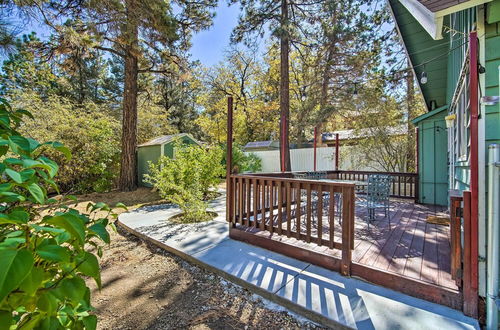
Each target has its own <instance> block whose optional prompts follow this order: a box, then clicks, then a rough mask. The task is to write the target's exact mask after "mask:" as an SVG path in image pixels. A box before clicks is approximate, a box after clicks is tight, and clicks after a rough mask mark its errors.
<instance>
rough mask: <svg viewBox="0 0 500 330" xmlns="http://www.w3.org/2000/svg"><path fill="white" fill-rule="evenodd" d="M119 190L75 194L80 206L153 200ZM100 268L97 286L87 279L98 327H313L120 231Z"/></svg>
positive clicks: (200, 269) (144, 193) (115, 234)
mask: <svg viewBox="0 0 500 330" xmlns="http://www.w3.org/2000/svg"><path fill="white" fill-rule="evenodd" d="M119 194H120V196H118V197H117V196H114V195H112V194H99V195H97V194H92V195H87V196H80V198H79V199H80V200H81V201H84V202H82V204H81V205H79V208H80V206H81V207H83V205H84V204H85V205H86V202H87V201H89V200H92V201H97V200H102V201H105V202H108V203H110V204H113V202H115V201H116V202H118V201H123V202H125V204H127V205H128V206H133V205H135V204H138V203H139V204H141V203H151V202H154V200H155V195H154V194H150V193H148V192H147V191H142V192H141V194H138V193H137V192H135V193H134V192H133V193H119ZM139 195H141V196H142V197H143V198H142V199H141V198H138V196H139ZM82 197H86V198H82ZM156 199H157V197H156ZM101 267H102V283H103V288H102V290H101V291H99V290H97V289H96V287H95V284H94V283H93V282H91V281H89V285H90V287H91V288H92V301H93V306H94V307H95V308H96V314H97V315H98V318H99V324H98V328H99V329H134V330H136V329H318V327H317V326H315V325H314V324H311V323H308V322H304V320H303V319H300V320H299V319H297V318H296V317H294V316H292V315H290V314H289V313H288V312H286V311H284V310H280V309H279V308H277V305H272V304H269V303H265V302H264V301H262V300H261V299H260V298H259V297H258V296H256V295H253V294H252V293H250V292H248V291H246V290H244V289H242V288H240V287H238V286H235V285H233V284H232V283H228V282H226V281H225V280H223V279H222V278H221V277H219V276H217V275H215V274H213V273H211V272H209V271H206V270H204V269H202V268H199V267H198V266H194V265H191V264H189V263H188V262H186V261H184V260H182V259H181V258H179V257H177V256H174V255H172V254H170V253H167V252H165V251H163V250H161V249H159V248H157V247H155V246H152V245H149V244H147V243H145V242H143V241H141V240H139V239H137V238H136V237H134V236H132V235H129V234H127V233H124V232H121V231H120V232H119V233H113V234H112V235H111V244H110V245H109V246H108V247H107V248H106V249H105V252H104V256H103V258H102V259H101ZM273 306H274V307H273ZM270 308H271V309H270Z"/></svg>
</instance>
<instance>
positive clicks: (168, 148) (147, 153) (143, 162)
mask: <svg viewBox="0 0 500 330" xmlns="http://www.w3.org/2000/svg"><path fill="white" fill-rule="evenodd" d="M178 141H180V142H181V143H183V144H189V145H194V144H197V142H196V141H195V140H193V139H192V138H190V137H189V136H187V135H185V136H182V137H179V138H177V139H175V140H174V141H170V142H168V143H165V144H164V145H163V155H164V156H166V157H169V158H172V157H174V148H175V144H176V143H177V142H178ZM161 147H162V146H161V145H152V146H139V147H138V148H137V176H138V180H139V185H140V186H144V187H151V185H150V184H149V183H146V182H144V175H145V174H149V162H152V163H154V164H157V163H158V160H159V159H160V156H161Z"/></svg>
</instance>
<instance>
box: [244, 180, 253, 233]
mask: <svg viewBox="0 0 500 330" xmlns="http://www.w3.org/2000/svg"><path fill="white" fill-rule="evenodd" d="M245 189H246V194H247V199H246V202H247V212H246V214H247V216H246V217H245V226H247V227H250V214H251V212H252V179H246V182H245Z"/></svg>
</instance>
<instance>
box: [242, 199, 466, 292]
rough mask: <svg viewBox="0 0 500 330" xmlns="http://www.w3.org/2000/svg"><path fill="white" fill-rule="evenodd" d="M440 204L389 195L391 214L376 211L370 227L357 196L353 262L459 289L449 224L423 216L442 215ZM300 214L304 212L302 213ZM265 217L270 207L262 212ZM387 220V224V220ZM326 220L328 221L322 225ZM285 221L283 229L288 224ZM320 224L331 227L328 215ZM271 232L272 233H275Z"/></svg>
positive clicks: (319, 249)
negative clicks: (431, 222) (375, 218)
mask: <svg viewBox="0 0 500 330" xmlns="http://www.w3.org/2000/svg"><path fill="white" fill-rule="evenodd" d="M444 212H445V208H444V207H439V206H428V205H420V204H415V203H413V202H411V201H408V200H402V199H391V207H390V214H389V217H388V218H384V215H383V212H382V211H380V212H378V214H377V220H375V221H373V222H372V223H371V224H370V226H369V227H368V225H367V222H366V217H367V215H366V214H367V211H366V207H365V206H364V205H363V198H362V196H361V197H359V196H358V197H356V212H355V217H356V220H355V231H354V249H353V252H352V262H353V264H359V265H363V266H369V267H370V268H374V269H378V270H382V271H385V272H389V273H393V274H395V275H397V276H398V277H404V278H409V279H415V280H419V281H422V282H425V283H429V284H433V285H437V286H440V287H444V288H448V289H452V290H458V287H457V286H456V284H455V281H454V280H452V278H451V272H450V268H451V259H450V258H451V257H450V237H449V235H450V229H449V227H448V226H444V225H435V224H430V223H427V222H426V219H427V216H429V215H443V213H444ZM301 214H302V215H301ZM303 214H304V212H299V217H300V218H299V219H297V216H296V215H297V212H296V210H295V212H293V210H292V218H291V219H290V221H291V222H292V230H295V229H296V226H297V224H299V226H301V227H302V226H304V224H305V219H304V215H303ZM266 218H270V217H269V213H267V214H266ZM389 220H390V226H389ZM312 222H313V224H312V227H313V232H312V236H317V228H318V226H317V223H318V218H317V216H313V218H312ZM339 222H340V220H339V219H338V217H336V221H335V228H334V233H335V240H336V241H337V240H338V241H339V242H340V241H341V225H340V223H339ZM325 223H326V225H325ZM286 226H287V224H286V223H283V230H284V231H285V230H286ZM322 228H323V231H324V232H325V233H326V232H328V231H329V227H328V219H327V218H326V217H324V218H323V220H322ZM247 231H250V232H252V233H253V235H255V236H258V237H262V238H267V239H269V238H271V239H272V240H273V241H279V242H282V243H286V244H288V245H293V246H296V247H299V248H301V249H303V250H309V251H311V252H314V253H318V254H323V255H330V256H334V257H337V258H341V251H340V250H338V249H329V248H328V247H325V246H318V245H317V244H314V243H305V242H302V241H299V240H297V239H295V238H293V237H287V236H277V235H272V234H270V233H269V232H267V231H260V230H258V229H257V228H249V229H247ZM273 236H274V237H273Z"/></svg>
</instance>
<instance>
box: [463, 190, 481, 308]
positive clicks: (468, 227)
mask: <svg viewBox="0 0 500 330" xmlns="http://www.w3.org/2000/svg"><path fill="white" fill-rule="evenodd" d="M471 195H472V193H471V192H470V191H464V192H463V199H464V209H463V212H464V215H463V218H464V252H463V272H464V274H463V297H464V304H463V312H464V314H465V315H467V316H472V317H474V318H477V316H478V309H477V305H478V295H477V289H476V288H475V286H474V274H475V273H477V272H474V264H475V262H474V260H473V259H474V254H473V250H474V247H473V245H474V237H473V230H472V227H473V225H474V224H473V219H472V205H471V201H472V196H471ZM476 258H477V257H476Z"/></svg>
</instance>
